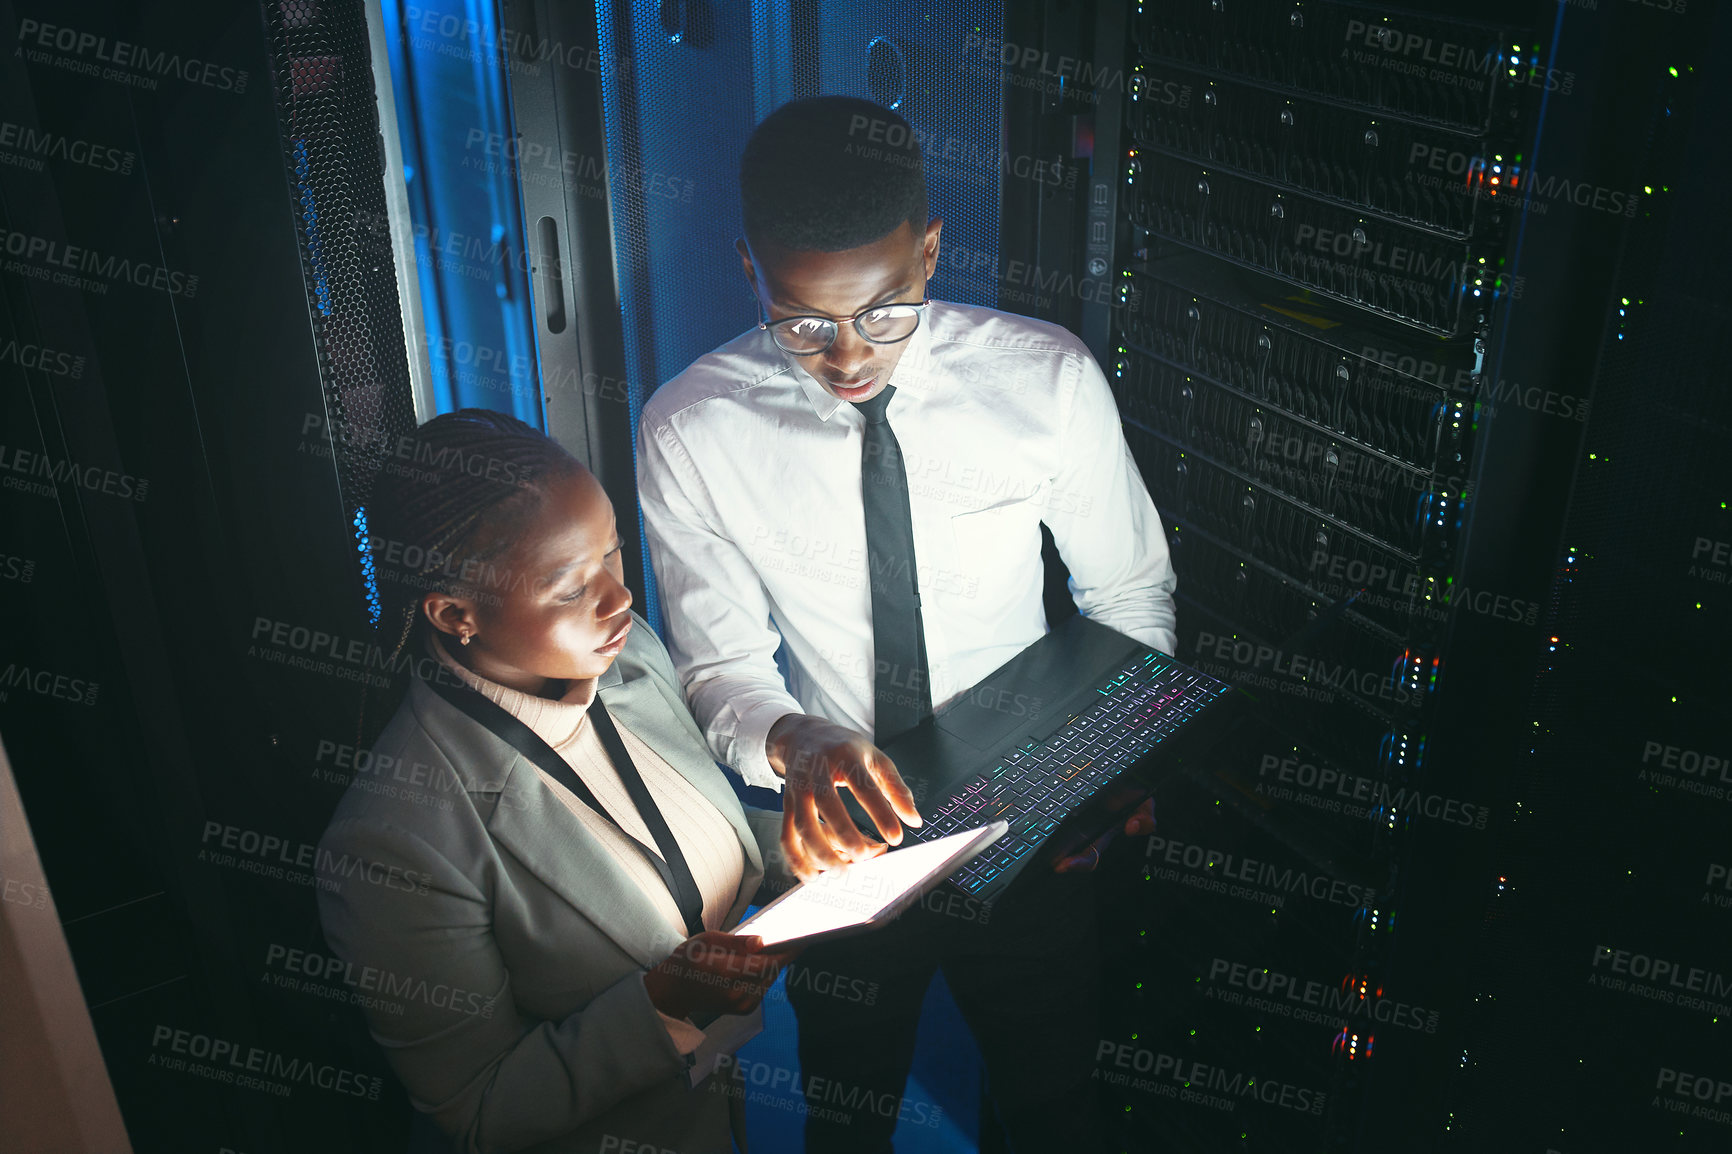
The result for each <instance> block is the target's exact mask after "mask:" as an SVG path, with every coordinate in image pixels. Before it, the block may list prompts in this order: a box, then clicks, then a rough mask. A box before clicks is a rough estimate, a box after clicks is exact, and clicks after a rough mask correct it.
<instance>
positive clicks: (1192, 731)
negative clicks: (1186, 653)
mask: <svg viewBox="0 0 1732 1154" xmlns="http://www.w3.org/2000/svg"><path fill="white" fill-rule="evenodd" d="M1235 695H1236V691H1234V690H1233V689H1232V687H1231V686H1229V685H1228V684H1227V683H1226V682H1224V681H1220V680H1217V679H1216V678H1213V677H1210V676H1209V675H1208V674H1206V673H1202V672H1200V671H1198V670H1196V669H1193V668H1191V667H1190V666H1187V665H1184V664H1182V663H1181V662H1179V661H1178V660H1177V659H1175V658H1174V657H1173V656H1172V655H1171V654H1167V653H1162V652H1160V651H1159V650H1156V649H1151V648H1149V647H1148V646H1146V645H1144V644H1143V643H1141V642H1140V641H1136V640H1134V639H1132V638H1130V637H1126V636H1125V635H1124V634H1122V633H1120V632H1118V631H1117V630H1114V629H1110V628H1108V627H1107V626H1105V625H1102V624H1100V623H1099V622H1096V621H1091V620H1090V619H1089V618H1087V617H1084V616H1083V615H1082V614H1080V613H1079V614H1076V615H1075V616H1072V617H1069V618H1067V619H1065V621H1064V622H1063V623H1062V624H1060V625H1058V626H1057V627H1056V628H1054V629H1052V630H1051V631H1049V632H1048V633H1047V634H1046V636H1044V637H1042V638H1041V639H1040V640H1038V641H1036V642H1035V643H1034V644H1032V645H1030V646H1028V648H1026V649H1024V650H1023V651H1022V652H1021V653H1018V654H1017V655H1016V656H1015V657H1013V658H1011V659H1010V660H1009V661H1007V662H1005V664H1003V665H1002V666H1000V667H999V668H998V669H997V670H995V671H994V672H993V673H991V674H989V675H988V676H987V677H986V678H985V679H984V680H982V681H981V682H980V683H979V684H978V685H976V686H975V687H974V688H973V689H970V690H969V691H968V692H967V693H964V694H962V695H961V696H959V697H957V698H956V699H955V700H953V701H951V702H950V703H949V704H947V705H946V706H945V707H944V708H943V709H941V710H939V711H938V712H937V713H936V714H934V715H933V716H931V717H928V718H926V719H925V720H924V721H922V722H921V723H920V724H919V725H917V726H915V727H914V728H913V729H911V730H909V731H908V732H906V733H903V734H901V735H900V736H898V737H896V738H894V739H892V740H891V741H890V742H889V743H888V744H886V745H884V746H883V747H882V748H883V750H884V752H885V753H886V754H887V755H889V757H890V759H891V760H892V761H894V762H895V763H896V768H897V770H898V771H899V772H900V773H901V775H902V779H903V780H904V781H905V782H907V783H908V787H909V788H910V789H912V790H913V791H914V792H915V796H916V797H917V798H920V799H922V801H921V809H920V816H921V817H923V818H924V819H925V820H926V824H925V825H924V826H922V827H920V828H919V829H905V830H904V841H905V843H906V842H907V841H909V840H912V841H914V842H917V843H918V842H926V841H930V840H935V839H937V838H942V837H947V836H949V835H952V834H955V833H958V832H960V831H962V830H966V829H971V828H973V827H976V826H980V825H984V824H986V823H989V822H994V821H1004V822H1006V823H1008V825H1009V829H1008V831H1007V832H1006V833H1005V834H1004V835H1003V836H1002V837H1000V838H999V839H998V841H996V842H995V843H993V845H992V846H991V847H990V848H989V849H988V850H987V851H986V852H984V853H982V854H980V855H979V856H978V857H975V858H973V859H971V860H970V861H969V862H968V863H967V864H965V865H964V866H962V867H961V868H960V869H959V870H958V871H957V872H955V873H953V874H952V875H950V877H949V879H948V882H949V884H952V885H955V886H957V887H958V888H960V889H961V890H962V891H963V892H964V893H967V894H969V895H970V896H973V897H975V898H978V899H980V900H982V901H990V900H992V899H993V898H994V897H996V896H997V895H998V894H999V893H1001V892H1003V890H1004V889H1005V888H1006V887H1007V886H1009V885H1010V883H1011V881H1012V880H1013V879H1015V878H1016V876H1017V875H1018V874H1019V873H1021V871H1022V870H1023V869H1025V868H1026V867H1027V866H1028V865H1029V864H1030V863H1031V862H1034V861H1036V860H1040V861H1041V862H1043V868H1050V865H1049V863H1050V860H1051V858H1052V856H1053V853H1052V852H1051V850H1052V847H1049V846H1048V843H1049V842H1051V841H1052V839H1053V836H1054V834H1055V833H1058V832H1059V831H1060V829H1061V827H1062V829H1063V831H1064V834H1063V838H1062V840H1061V843H1060V844H1064V843H1069V842H1072V841H1077V842H1078V844H1080V840H1086V838H1092V837H1093V836H1095V835H1098V834H1099V833H1101V832H1104V831H1105V830H1106V829H1107V828H1108V827H1109V826H1110V825H1111V824H1112V823H1113V822H1114V821H1123V820H1124V819H1125V818H1126V817H1128V816H1129V815H1130V811H1129V810H1128V809H1126V810H1119V811H1115V810H1112V809H1110V808H1109V807H1108V806H1107V805H1106V804H1105V799H1104V798H1102V796H1101V795H1102V791H1103V790H1106V789H1107V787H1109V786H1115V785H1123V786H1131V787H1134V788H1135V789H1136V790H1137V791H1138V792H1139V793H1143V794H1146V793H1148V792H1150V791H1152V790H1153V789H1154V787H1155V785H1156V784H1158V782H1159V781H1161V780H1164V779H1165V778H1166V777H1167V776H1169V775H1170V774H1171V773H1172V772H1174V771H1176V770H1177V769H1178V768H1179V767H1180V766H1181V765H1182V764H1184V762H1185V759H1186V757H1187V756H1194V755H1195V754H1196V753H1198V752H1200V751H1201V748H1202V747H1203V746H1206V745H1208V744H1210V743H1211V742H1212V740H1213V738H1214V737H1216V736H1218V735H1219V734H1221V733H1222V732H1223V730H1224V729H1225V728H1226V726H1227V725H1228V724H1230V719H1229V718H1228V714H1229V713H1231V712H1232V709H1231V702H1230V700H1229V699H1230V697H1231V696H1235ZM1112 792H1114V793H1118V792H1120V791H1119V790H1117V789H1115V790H1113V791H1112ZM843 797H844V799H845V802H846V804H847V805H848V807H849V809H850V811H851V812H852V813H853V816H854V818H855V820H856V822H858V823H860V825H861V828H862V829H865V830H868V831H872V830H874V828H875V827H874V826H873V825H872V823H871V821H870V819H869V818H867V816H866V812H865V810H864V809H862V808H860V807H859V805H858V803H857V802H855V800H854V798H853V795H852V794H850V793H847V792H844V794H843ZM1043 847H1045V848H1046V849H1047V852H1045V853H1043V852H1042V850H1043ZM1071 852H1074V850H1072V851H1071Z"/></svg>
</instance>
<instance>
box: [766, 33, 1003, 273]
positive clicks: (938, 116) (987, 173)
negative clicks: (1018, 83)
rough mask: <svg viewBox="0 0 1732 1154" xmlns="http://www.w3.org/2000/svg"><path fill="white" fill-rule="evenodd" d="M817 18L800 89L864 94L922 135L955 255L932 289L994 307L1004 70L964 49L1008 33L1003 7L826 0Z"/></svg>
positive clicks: (935, 201)
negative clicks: (829, 0)
mask: <svg viewBox="0 0 1732 1154" xmlns="http://www.w3.org/2000/svg"><path fill="white" fill-rule="evenodd" d="M814 19H815V26H814V28H813V31H814V33H815V35H816V46H815V51H812V52H810V53H800V54H797V55H796V56H795V59H794V89H795V94H796V95H798V96H816V95H828V94H836V95H843V96H864V97H867V98H869V99H871V100H876V101H877V102H878V103H880V104H883V105H885V106H886V107H889V108H894V109H895V110H896V111H897V112H898V113H900V114H901V115H902V116H903V118H904V119H906V120H907V121H908V123H909V124H910V125H911V126H913V128H914V129H915V131H917V132H919V133H921V134H923V138H924V143H925V155H926V186H927V192H928V196H929V197H930V203H929V210H930V211H931V213H932V215H934V216H938V217H942V218H943V219H944V235H943V244H944V246H945V249H946V251H947V253H948V254H949V257H948V258H947V259H944V260H940V261H939V266H938V273H937V275H936V276H934V277H933V279H932V282H931V284H930V285H929V286H928V291H929V292H930V294H931V295H932V296H933V297H935V298H939V299H942V300H949V301H960V302H962V303H964V304H977V305H996V304H997V303H998V275H997V273H998V264H999V251H998V245H999V203H1000V195H999V193H1000V187H1001V181H1002V168H1003V165H1004V159H1005V158H1004V145H1003V121H1004V94H1003V78H1002V73H1001V72H1000V70H998V69H996V68H982V67H979V66H978V65H977V66H974V67H967V66H966V65H967V64H968V62H969V56H968V53H967V52H966V50H965V46H966V45H968V44H976V43H979V44H997V43H999V42H1000V41H1002V40H1003V37H1004V6H1003V5H1002V4H996V3H982V2H978V0H951V2H949V3H941V4H931V5H919V6H913V5H908V4H896V3H891V2H889V0H876V2H867V3H856V4H822V5H819V6H818V8H817V11H816V13H815V18H814ZM964 257H966V259H963V258H964Z"/></svg>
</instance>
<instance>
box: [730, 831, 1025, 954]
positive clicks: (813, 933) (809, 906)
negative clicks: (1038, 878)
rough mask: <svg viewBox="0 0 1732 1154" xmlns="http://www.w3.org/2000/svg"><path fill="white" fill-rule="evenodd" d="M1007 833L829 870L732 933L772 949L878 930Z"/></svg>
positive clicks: (963, 836)
mask: <svg viewBox="0 0 1732 1154" xmlns="http://www.w3.org/2000/svg"><path fill="white" fill-rule="evenodd" d="M1009 828H1010V827H1009V826H1008V825H1006V824H1005V823H1004V822H1002V821H995V822H993V823H992V824H991V825H986V826H981V827H980V828H979V829H970V830H963V831H962V832H961V833H953V834H951V835H950V836H949V837H941V838H939V839H937V840H936V841H929V842H922V843H921V844H919V845H910V846H904V847H902V848H901V849H893V850H891V851H890V852H888V853H884V854H880V855H879V856H877V857H875V858H871V859H869V860H867V861H861V862H854V863H853V864H851V865H846V866H843V867H842V868H841V869H835V870H826V871H825V872H824V873H822V874H819V875H818V876H817V877H816V878H814V879H812V880H811V881H809V882H805V883H803V884H801V885H798V886H796V887H794V888H793V889H791V890H789V891H788V892H787V893H785V894H783V895H782V896H781V897H779V898H777V899H776V900H775V901H773V902H771V903H770V904H769V905H767V906H765V907H764V908H763V909H761V910H759V911H758V912H757V913H755V914H753V915H752V916H751V917H749V918H747V919H746V920H745V921H743V922H741V923H740V924H739V925H738V926H736V927H735V928H734V929H733V930H732V931H731V932H733V933H736V934H756V935H757V936H759V937H761V938H763V939H764V944H765V945H766V946H768V945H776V944H782V943H787V942H797V941H805V940H806V939H809V938H818V937H834V936H836V935H839V934H844V933H851V932H859V931H861V930H867V929H873V928H876V927H878V926H881V925H883V924H885V923H886V922H888V921H890V919H892V918H894V917H895V916H896V915H897V914H899V913H901V912H902V911H903V910H904V909H906V908H907V907H908V906H909V905H911V904H913V903H914V902H916V901H918V900H919V899H920V897H921V895H922V894H924V893H926V892H927V891H928V890H930V889H932V888H933V887H935V886H937V885H938V883H939V882H941V881H943V880H944V879H945V878H946V877H948V876H949V875H950V874H951V873H952V872H954V871H955V869H956V868H957V867H958V866H960V865H962V864H963V863H964V862H966V861H967V860H968V859H969V858H972V857H974V856H975V855H976V854H978V853H979V852H980V851H981V850H983V849H985V848H986V847H987V846H989V845H991V844H992V843H993V842H995V841H997V840H998V839H999V838H1000V837H1003V836H1004V834H1005V831H1006V830H1008V829H1009Z"/></svg>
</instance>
